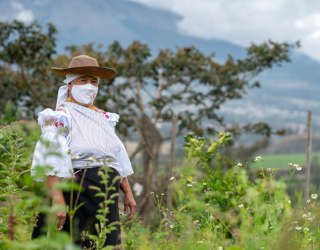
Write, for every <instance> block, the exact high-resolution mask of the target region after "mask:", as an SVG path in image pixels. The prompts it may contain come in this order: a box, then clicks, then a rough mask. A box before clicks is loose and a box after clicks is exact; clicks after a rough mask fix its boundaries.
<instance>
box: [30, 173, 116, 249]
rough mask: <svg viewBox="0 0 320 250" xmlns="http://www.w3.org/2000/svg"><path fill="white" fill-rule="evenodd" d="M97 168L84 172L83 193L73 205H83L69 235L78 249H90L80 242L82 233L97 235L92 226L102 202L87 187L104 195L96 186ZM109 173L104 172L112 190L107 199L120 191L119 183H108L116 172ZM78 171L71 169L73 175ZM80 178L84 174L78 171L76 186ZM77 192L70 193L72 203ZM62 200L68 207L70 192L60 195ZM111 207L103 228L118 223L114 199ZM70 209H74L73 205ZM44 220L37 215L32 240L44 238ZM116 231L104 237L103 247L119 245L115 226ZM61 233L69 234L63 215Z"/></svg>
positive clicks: (101, 198)
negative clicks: (42, 236) (91, 187)
mask: <svg viewBox="0 0 320 250" xmlns="http://www.w3.org/2000/svg"><path fill="white" fill-rule="evenodd" d="M98 170H99V167H96V168H88V169H87V172H86V174H85V177H84V181H83V184H82V187H83V188H84V191H82V192H80V196H79V200H78V202H77V205H79V204H80V203H82V202H83V203H84V204H83V205H82V206H81V207H80V208H78V210H77V211H76V213H75V214H74V217H73V231H74V233H73V235H74V242H75V244H77V245H79V246H82V247H87V248H88V247H90V246H91V247H92V243H91V242H90V241H89V239H88V238H85V239H83V237H81V234H82V232H83V231H88V232H89V233H90V234H95V235H97V230H96V225H95V224H97V223H98V220H97V219H96V217H95V216H96V214H97V210H98V208H99V203H100V202H102V201H103V200H104V199H103V197H96V196H95V194H96V193H97V191H96V190H93V189H90V188H89V187H90V186H98V187H100V188H101V190H102V191H105V187H104V185H103V184H101V183H100V180H101V177H100V176H99V175H98ZM110 170H111V171H109V172H108V174H109V180H108V185H109V186H110V185H113V186H114V187H115V190H110V191H109V194H108V199H110V196H111V195H112V194H114V193H118V192H119V187H120V179H118V180H117V181H116V182H115V183H114V184H112V180H113V178H114V177H116V176H119V173H118V171H117V170H115V169H113V168H110ZM77 171H78V169H75V170H74V172H77ZM83 174H84V170H80V171H79V172H77V173H76V182H77V183H78V184H80V181H81V178H82V176H83ZM77 192H78V191H77V190H76V191H73V202H75V200H76V196H77ZM63 196H64V199H65V202H66V204H68V205H69V204H70V199H71V191H69V192H63ZM112 200H114V203H112V204H109V213H108V214H107V219H108V222H107V226H108V225H109V224H110V223H111V222H114V221H119V207H118V200H119V199H118V196H116V197H114V198H112ZM73 208H74V205H73ZM45 220H46V216H45V214H43V213H39V214H38V215H37V221H36V225H35V227H34V229H33V232H32V239H34V238H37V237H38V236H40V235H43V234H46V232H45V228H46V227H45ZM115 227H116V229H115V230H112V231H111V232H110V233H108V234H107V240H106V243H105V246H107V245H111V246H114V245H118V244H121V237H120V236H121V230H120V225H115ZM62 230H63V231H66V232H69V231H70V221H69V216H68V215H67V219H66V222H65V224H64V226H63V229H62Z"/></svg>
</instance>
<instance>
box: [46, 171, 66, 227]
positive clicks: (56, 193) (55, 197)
mask: <svg viewBox="0 0 320 250" xmlns="http://www.w3.org/2000/svg"><path fill="white" fill-rule="evenodd" d="M58 182H59V177H57V176H48V178H47V187H48V189H49V192H50V197H51V200H52V206H54V205H61V206H63V207H66V203H65V200H64V197H63V193H62V191H61V190H54V185H55V184H56V183H58ZM55 215H56V216H57V218H58V225H57V227H58V230H61V229H62V228H63V225H64V223H65V220H66V217H67V212H66V211H65V210H63V211H57V212H56V213H55Z"/></svg>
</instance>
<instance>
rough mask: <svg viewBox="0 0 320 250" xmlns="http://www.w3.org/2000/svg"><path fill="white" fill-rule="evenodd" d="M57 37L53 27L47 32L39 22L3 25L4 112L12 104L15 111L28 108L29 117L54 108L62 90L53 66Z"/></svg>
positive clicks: (0, 58)
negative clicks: (58, 84) (51, 68)
mask: <svg viewBox="0 0 320 250" xmlns="http://www.w3.org/2000/svg"><path fill="white" fill-rule="evenodd" d="M56 33H57V30H56V28H55V26H54V25H52V24H50V23H49V24H48V29H47V32H44V31H43V28H42V26H41V25H40V24H39V23H38V22H37V21H34V22H32V23H30V24H24V23H23V22H20V21H17V20H14V21H13V22H0V64H1V66H0V75H1V84H0V93H1V94H0V97H1V98H0V100H1V101H0V109H1V110H3V109H4V107H5V104H6V103H7V101H8V100H11V101H12V102H13V104H14V106H15V107H14V108H15V109H18V108H22V107H23V108H25V109H26V112H27V116H29V117H33V116H34V111H35V109H36V108H37V107H39V106H42V107H50V106H51V107H52V106H53V104H54V103H55V94H53V93H56V92H57V90H58V86H57V84H56V82H57V78H56V76H54V75H53V74H52V73H51V72H50V71H49V66H51V65H52V64H53V60H52V56H53V55H54V54H55V53H56V51H55V47H56V42H55V35H56ZM30 111H31V112H30Z"/></svg>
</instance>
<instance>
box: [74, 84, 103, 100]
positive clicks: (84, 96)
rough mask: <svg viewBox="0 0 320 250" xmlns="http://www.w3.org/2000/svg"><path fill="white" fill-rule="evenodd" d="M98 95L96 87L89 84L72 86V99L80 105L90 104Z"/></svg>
mask: <svg viewBox="0 0 320 250" xmlns="http://www.w3.org/2000/svg"><path fill="white" fill-rule="evenodd" d="M97 93H98V87H95V86H93V85H92V84H90V83H87V84H83V85H73V86H72V89H71V94H72V96H73V98H74V99H75V100H76V101H77V102H80V103H82V104H92V103H93V100H94V99H95V98H96V96H97Z"/></svg>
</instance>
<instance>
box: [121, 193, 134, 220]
mask: <svg viewBox="0 0 320 250" xmlns="http://www.w3.org/2000/svg"><path fill="white" fill-rule="evenodd" d="M136 206H137V205H136V201H135V200H134V197H133V195H132V193H125V195H124V212H125V213H126V212H127V210H128V208H130V215H129V217H128V218H129V220H131V219H132V218H133V215H134V212H135V210H136ZM128 212H129V211H128Z"/></svg>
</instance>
